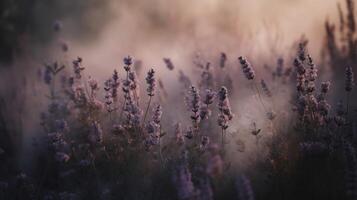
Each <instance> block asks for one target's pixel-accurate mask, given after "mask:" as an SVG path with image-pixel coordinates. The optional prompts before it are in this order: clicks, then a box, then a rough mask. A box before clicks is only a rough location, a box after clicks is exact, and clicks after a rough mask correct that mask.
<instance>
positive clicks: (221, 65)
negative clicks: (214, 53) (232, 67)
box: [219, 52, 227, 68]
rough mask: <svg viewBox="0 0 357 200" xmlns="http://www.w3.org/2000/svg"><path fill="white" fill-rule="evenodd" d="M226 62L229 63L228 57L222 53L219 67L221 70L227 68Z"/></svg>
mask: <svg viewBox="0 0 357 200" xmlns="http://www.w3.org/2000/svg"><path fill="white" fill-rule="evenodd" d="M226 61H227V55H226V54H225V53H224V52H222V53H221V57H220V59H219V66H220V67H221V68H224V67H225V66H226Z"/></svg>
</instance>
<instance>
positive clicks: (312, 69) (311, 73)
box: [307, 55, 317, 81]
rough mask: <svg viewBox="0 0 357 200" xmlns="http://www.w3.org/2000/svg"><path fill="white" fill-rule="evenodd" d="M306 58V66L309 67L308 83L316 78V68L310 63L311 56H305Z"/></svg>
mask: <svg viewBox="0 0 357 200" xmlns="http://www.w3.org/2000/svg"><path fill="white" fill-rule="evenodd" d="M307 57H308V65H309V66H310V69H309V74H308V77H309V81H315V80H316V78H317V68H316V65H315V64H314V63H313V62H312V58H311V56H310V55H307Z"/></svg>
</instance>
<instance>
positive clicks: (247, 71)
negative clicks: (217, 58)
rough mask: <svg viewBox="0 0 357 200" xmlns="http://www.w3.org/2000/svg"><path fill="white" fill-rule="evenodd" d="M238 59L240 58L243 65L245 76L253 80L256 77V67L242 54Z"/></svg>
mask: <svg viewBox="0 0 357 200" xmlns="http://www.w3.org/2000/svg"><path fill="white" fill-rule="evenodd" d="M238 60H239V62H240V64H241V65H242V70H243V73H244V75H245V77H246V78H247V79H248V80H253V79H254V77H255V72H254V69H253V67H252V66H251V64H250V63H249V62H248V61H247V59H246V58H244V57H242V56H240V57H238Z"/></svg>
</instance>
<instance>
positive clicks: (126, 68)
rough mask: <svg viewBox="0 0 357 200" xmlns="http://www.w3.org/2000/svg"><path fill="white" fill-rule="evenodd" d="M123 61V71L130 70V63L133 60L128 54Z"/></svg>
mask: <svg viewBox="0 0 357 200" xmlns="http://www.w3.org/2000/svg"><path fill="white" fill-rule="evenodd" d="M123 62H124V64H125V66H124V69H125V71H127V72H128V71H130V65H131V64H133V60H132V58H131V57H130V56H127V57H125V58H124V59H123Z"/></svg>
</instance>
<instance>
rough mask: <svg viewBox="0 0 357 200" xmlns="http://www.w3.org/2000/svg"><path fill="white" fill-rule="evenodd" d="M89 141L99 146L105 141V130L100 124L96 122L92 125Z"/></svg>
mask: <svg viewBox="0 0 357 200" xmlns="http://www.w3.org/2000/svg"><path fill="white" fill-rule="evenodd" d="M88 139H89V141H90V142H91V143H92V144H93V145H95V144H99V143H101V142H102V141H103V130H102V127H101V125H100V124H99V122H97V121H94V122H93V123H92V129H91V132H90V134H89V136H88Z"/></svg>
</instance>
